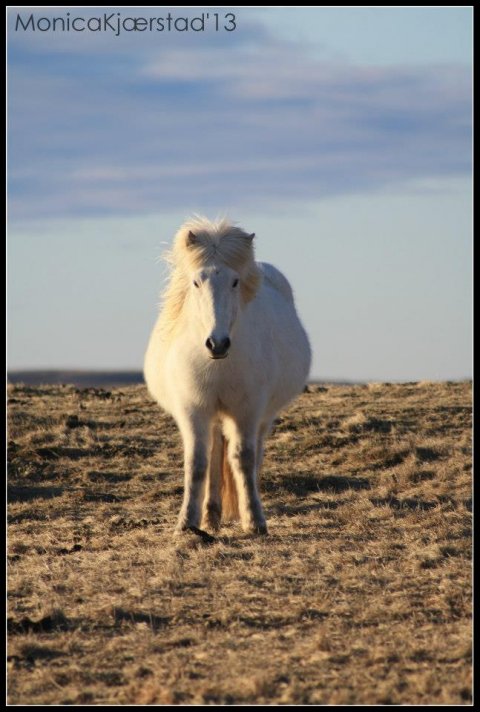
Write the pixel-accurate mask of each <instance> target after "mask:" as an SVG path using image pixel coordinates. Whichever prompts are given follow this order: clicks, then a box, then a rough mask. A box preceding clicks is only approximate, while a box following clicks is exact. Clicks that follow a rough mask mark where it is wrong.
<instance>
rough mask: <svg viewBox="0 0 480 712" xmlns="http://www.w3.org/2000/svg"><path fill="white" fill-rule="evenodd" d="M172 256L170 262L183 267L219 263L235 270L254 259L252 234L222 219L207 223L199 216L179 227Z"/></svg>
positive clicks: (249, 263)
mask: <svg viewBox="0 0 480 712" xmlns="http://www.w3.org/2000/svg"><path fill="white" fill-rule="evenodd" d="M192 236H193V237H192ZM172 257H173V262H174V265H175V266H176V267H180V268H181V267H183V268H184V269H199V268H201V267H207V266H210V265H214V264H221V263H223V264H225V265H227V266H228V267H231V268H232V269H234V270H237V271H239V272H242V271H243V270H244V269H245V268H248V267H249V266H250V265H251V264H252V263H254V261H255V257H254V251H253V245H252V235H249V234H248V233H247V232H245V231H244V230H242V229H241V228H240V227H237V226H236V225H234V224H232V223H231V222H229V221H228V220H226V219H222V220H219V221H217V222H211V221H210V220H207V218H200V217H197V218H193V219H192V220H189V221H187V222H186V223H184V224H183V225H182V226H181V228H180V229H179V231H178V232H177V234H176V236H175V240H174V247H173V254H172Z"/></svg>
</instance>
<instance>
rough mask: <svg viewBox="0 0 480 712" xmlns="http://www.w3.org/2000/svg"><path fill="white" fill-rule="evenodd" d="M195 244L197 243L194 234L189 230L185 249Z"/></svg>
mask: <svg viewBox="0 0 480 712" xmlns="http://www.w3.org/2000/svg"><path fill="white" fill-rule="evenodd" d="M196 242H197V236H196V235H195V233H194V232H192V231H191V230H189V232H188V235H187V247H190V246H191V245H194V244H195V243H196Z"/></svg>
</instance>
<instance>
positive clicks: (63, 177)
mask: <svg viewBox="0 0 480 712" xmlns="http://www.w3.org/2000/svg"><path fill="white" fill-rule="evenodd" d="M66 12H70V16H71V17H73V16H83V17H88V16H98V15H102V14H103V13H104V12H107V13H109V14H110V13H112V12H114V13H116V12H120V13H121V16H122V17H128V16H135V17H139V16H142V17H146V18H149V17H152V16H155V17H156V16H165V15H166V14H167V13H168V8H144V9H142V8H135V9H129V8H127V7H123V6H117V7H112V8H107V9H104V8H78V7H77V8H63V9H61V10H60V9H55V10H42V9H38V8H37V9H35V11H34V16H35V17H36V18H37V19H38V18H39V17H50V18H51V17H59V16H65V14H66ZM170 12H171V13H172V15H174V16H175V17H180V16H186V15H188V16H190V17H193V16H198V15H200V14H201V13H202V12H209V14H210V16H212V15H214V13H215V12H217V13H218V14H219V17H222V16H223V15H225V14H226V13H228V12H233V13H234V14H235V18H236V29H235V30H234V31H233V32H225V31H224V32H215V31H214V29H213V27H212V24H211V23H210V24H208V23H207V29H206V31H205V32H203V33H195V34H194V33H192V32H184V33H180V32H170V33H165V32H163V33H154V32H152V33H136V34H134V33H129V34H127V33H123V34H121V35H120V36H119V37H115V36H114V34H113V33H111V32H110V33H109V32H103V33H93V32H91V33H72V32H70V33H68V32H63V33H62V32H52V31H49V32H48V31H44V32H41V31H35V32H32V31H28V32H22V31H17V32H16V31H15V22H16V17H17V13H20V14H21V15H22V17H23V18H26V17H28V15H29V14H30V11H28V10H25V9H24V8H21V9H18V10H17V9H15V8H11V9H10V11H9V37H8V50H9V63H8V96H9V132H8V137H9V139H8V146H9V171H8V173H9V248H8V251H9V273H8V276H9V365H10V368H11V369H14V368H32V367H37V368H47V367H48V368H57V367H58V368H65V367H75V368H99V369H107V368H108V369H115V368H141V365H142V359H143V352H144V349H145V345H146V341H147V339H148V334H149V330H150V328H151V326H152V324H153V321H154V318H155V312H156V305H157V303H158V294H159V292H160V290H161V288H162V286H163V285H164V283H165V276H166V272H165V269H164V268H163V267H162V265H161V264H159V262H158V261H157V260H156V258H157V256H158V255H159V254H160V253H161V251H162V250H163V249H165V248H166V247H167V246H168V243H169V242H170V240H171V238H172V236H173V234H174V232H175V231H176V229H177V228H178V226H179V224H180V223H181V222H182V221H183V220H184V219H185V218H186V217H187V216H188V215H190V214H191V213H192V212H199V213H202V214H206V215H208V216H210V217H215V215H217V214H224V213H227V214H228V215H229V216H230V217H231V218H232V219H234V220H236V221H238V222H239V223H240V224H241V225H242V226H243V227H245V229H247V230H249V231H252V232H255V233H256V234H257V245H256V249H257V256H258V258H259V259H262V260H265V261H270V262H272V263H274V264H276V265H277V266H279V267H280V268H281V269H283V270H284V271H285V273H286V274H287V276H288V277H289V278H290V280H291V282H292V285H293V287H294V291H295V294H296V299H297V305H298V308H299V311H300V313H301V315H302V318H303V321H304V323H305V325H306V328H307V331H308V332H309V335H310V338H311V341H312V345H313V350H314V362H313V367H312V376H313V377H316V378H351V379H365V380H418V379H444V378H462V377H467V376H470V375H471V239H472V236H471V205H472V202H471V201H472V198H471V63H472V58H471V57H472V37H471V32H472V18H471V8H468V7H459V8H440V7H437V8H435V7H433V8H409V7H405V8H380V9H377V8H339V7H336V8H313V9H310V8H278V9H260V8H258V9H257V8H240V9H238V8H237V9H231V8H217V9H215V8H195V9H189V10H186V9H184V8H173V9H171V10H170ZM46 24H48V23H46V21H44V25H45V26H46Z"/></svg>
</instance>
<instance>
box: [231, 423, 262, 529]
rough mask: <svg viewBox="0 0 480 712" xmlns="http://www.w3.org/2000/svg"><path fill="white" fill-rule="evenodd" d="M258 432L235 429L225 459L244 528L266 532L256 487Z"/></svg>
mask: <svg viewBox="0 0 480 712" xmlns="http://www.w3.org/2000/svg"><path fill="white" fill-rule="evenodd" d="M258 440H259V439H258V434H257V433H252V434H250V433H245V432H242V431H241V430H237V431H236V432H235V433H232V436H231V437H230V439H229V445H228V459H229V462H230V467H231V468H232V472H233V476H234V478H235V483H236V485H237V493H238V504H239V509H240V519H241V522H242V527H243V530H244V531H246V532H249V533H252V534H267V533H268V532H267V523H266V521H265V515H264V513H263V508H262V504H261V502H260V497H259V494H258V487H257V458H258V454H257V448H258Z"/></svg>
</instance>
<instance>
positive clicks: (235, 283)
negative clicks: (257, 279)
mask: <svg viewBox="0 0 480 712" xmlns="http://www.w3.org/2000/svg"><path fill="white" fill-rule="evenodd" d="M237 284H238V279H235V280H234V281H233V284H232V287H236V286H237Z"/></svg>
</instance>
